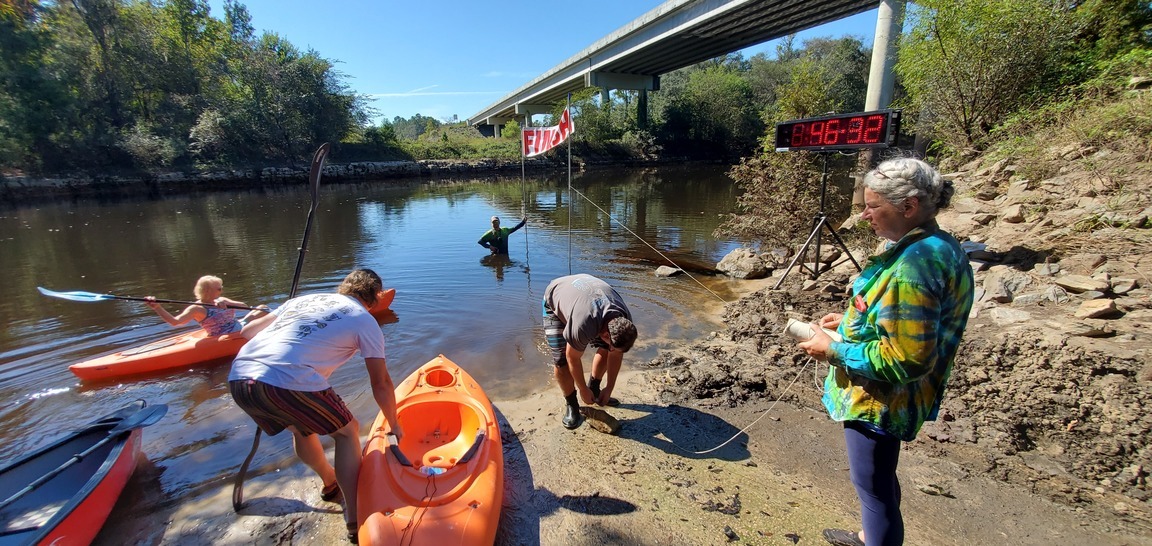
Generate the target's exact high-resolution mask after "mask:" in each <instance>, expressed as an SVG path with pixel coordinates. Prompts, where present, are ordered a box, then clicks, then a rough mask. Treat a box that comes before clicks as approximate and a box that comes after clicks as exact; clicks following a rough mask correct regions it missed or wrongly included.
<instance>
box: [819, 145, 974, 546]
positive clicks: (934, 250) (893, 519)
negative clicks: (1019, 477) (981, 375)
mask: <svg viewBox="0 0 1152 546" xmlns="http://www.w3.org/2000/svg"><path fill="white" fill-rule="evenodd" d="M864 186H865V189H864V212H863V215H862V218H863V219H864V220H868V222H869V223H870V224H871V226H872V229H873V230H874V231H875V232H876V234H877V235H879V236H880V237H883V238H884V239H887V240H888V243H887V244H886V248H885V250H884V251H883V252H882V253H880V254H879V255H877V256H874V257H873V258H871V259H870V260H869V261H868V264H867V266H866V267H865V268H864V271H863V272H862V273H861V274H860V276H859V278H857V280H856V281H855V282H854V283H853V284H852V294H851V296H852V297H851V302H850V305H849V306H848V310H847V311H846V312H845V313H844V314H839V313H834V314H829V315H827V316H825V317H823V318H821V319H820V321H819V323H818V324H819V325H820V326H822V327H824V328H835V329H836V330H837V331H838V332H839V333H840V335H841V336H842V337H843V341H840V342H834V341H832V339H831V338H830V337H829V336H828V335H827V334H824V333H823V332H821V331H820V329H819V328H814V330H815V332H816V335H815V337H813V338H812V339H810V340H809V341H806V342H803V343H800V344H799V347H800V348H802V349H804V350H805V352H807V353H808V354H809V355H811V356H813V357H816V358H818V359H820V360H826V361H827V362H828V363H829V364H831V370H830V371H829V373H828V378H827V379H825V381H824V391H825V392H824V399H823V402H824V406H825V408H827V409H828V414H829V415H830V416H831V417H832V418H833V419H835V420H837V421H841V422H843V423H844V437H845V441H846V443H847V451H848V462H849V471H850V475H851V478H852V484H853V485H854V486H855V488H856V494H857V496H858V497H859V498H860V504H861V516H862V519H863V522H862V523H863V530H862V531H861V532H860V533H859V534H858V533H855V532H851V531H845V530H841V529H825V530H824V538H825V539H826V540H827V541H828V542H829V543H832V544H837V545H844V546H862V545H863V544H864V539H865V538H866V539H867V543H868V544H869V545H892V544H902V543H903V541H904V522H903V519H902V517H901V515H900V484H899V481H898V479H897V477H896V466H897V463H898V461H899V456H900V442H902V441H903V442H907V441H911V440H913V439H914V438H915V437H916V433H917V432H918V431H919V430H920V426H921V425H923V424H924V421H926V420H935V419H936V414H937V412H938V411H939V409H940V401H941V399H942V398H943V396H944V387H945V385H946V384H947V382H948V377H949V376H950V375H951V373H952V364H953V362H954V361H955V359H956V349H957V347H958V346H959V345H960V337H961V336H962V335H963V333H964V327H965V325H967V323H968V312H969V311H970V310H971V309H972V294H973V290H972V268H971V266H970V265H969V263H968V257H967V255H966V254H965V253H964V251H963V250H962V249H961V248H960V244H959V243H958V242H957V241H956V239H954V238H953V237H952V236H951V235H949V234H948V233H945V232H944V231H942V230H941V229H940V226H939V225H937V223H936V213H937V212H938V211H939V210H940V209H942V208H944V207H947V206H948V203H949V201H950V200H951V197H952V194H953V191H954V190H953V188H952V183H951V182H950V181H946V180H943V179H942V178H941V177H940V174H939V173H938V172H936V170H935V169H933V168H932V166H930V165H928V164H927V163H925V162H923V161H920V160H917V159H911V158H900V159H892V160H888V161H885V162H883V163H881V164H880V165H879V166H878V167H877V168H876V169H875V170H873V171H872V172H870V173H868V175H867V176H866V177H865V178H864Z"/></svg>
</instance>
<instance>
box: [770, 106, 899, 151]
mask: <svg viewBox="0 0 1152 546" xmlns="http://www.w3.org/2000/svg"><path fill="white" fill-rule="evenodd" d="M890 116H898V113H897V114H893V112H888V111H885V112H879V113H864V114H849V115H846V116H838V117H825V118H816V119H809V120H800V121H795V122H788V123H781V124H780V125H779V126H778V127H777V133H776V148H777V149H789V148H826V147H842V148H853V147H868V146H886V145H888V142H886V139H887V138H888V135H889V123H890V120H891V119H892V118H891V117H890ZM897 119H898V118H897Z"/></svg>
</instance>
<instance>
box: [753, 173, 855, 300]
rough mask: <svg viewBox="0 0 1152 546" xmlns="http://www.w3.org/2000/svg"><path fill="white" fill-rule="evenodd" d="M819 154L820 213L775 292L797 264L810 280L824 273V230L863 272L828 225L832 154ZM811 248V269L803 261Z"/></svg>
mask: <svg viewBox="0 0 1152 546" xmlns="http://www.w3.org/2000/svg"><path fill="white" fill-rule="evenodd" d="M818 153H820V154H821V155H823V156H824V169H823V172H822V173H821V174H820V212H818V213H816V215H815V216H813V217H812V232H811V233H809V234H808V239H807V240H806V241H804V246H802V247H800V251H799V252H797V253H796V256H795V257H793V258H792V263H790V264H788V269H785V270H784V274H783V275H781V276H780V280H779V281H776V286H773V287H772V289H773V290H777V289H779V288H780V285H781V284H784V279H785V278H787V277H788V273H791V272H792V268H794V267H796V264H797V262H799V263H800V269H801V270H805V271H808V272H809V273H810V276H809V278H811V279H813V280H815V279H816V278H818V277H820V273H822V271H821V269H820V266H821V261H820V239H821V237H820V234H821V230H822V229H827V230H828V233H831V234H832V239H833V240H834V241H835V242H836V245H837V246H839V247H840V249H841V250H843V251H844V254H846V255H847V256H848V259H849V260H851V261H852V265H854V266H856V270H857V271H860V270H861V269H860V264H859V263H857V262H856V258H854V257H853V256H852V252H851V251H849V250H848V246H847V245H845V244H844V240H843V239H841V238H840V234H838V233H836V230H835V229H833V227H832V225H831V224H829V223H828V215H827V214H826V213H825V211H824V205H825V198H826V196H827V194H828V154H829V153H831V152H828V151H823V152H818ZM813 241H815V244H813ZM809 248H812V249H813V250H815V256H814V258H813V260H812V266H811V267H809V266H808V264H807V263H804V261H803V260H804V257H805V256H806V255H807V254H808V249H809ZM829 269H832V264H829V265H827V266H825V269H824V271H827V270H829Z"/></svg>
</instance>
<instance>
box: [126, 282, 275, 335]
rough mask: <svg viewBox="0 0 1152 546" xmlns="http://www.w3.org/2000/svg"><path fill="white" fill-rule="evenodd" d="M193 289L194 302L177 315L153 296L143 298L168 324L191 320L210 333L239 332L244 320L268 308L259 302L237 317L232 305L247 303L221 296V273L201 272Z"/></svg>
mask: <svg viewBox="0 0 1152 546" xmlns="http://www.w3.org/2000/svg"><path fill="white" fill-rule="evenodd" d="M192 291H193V293H194V294H196V304H193V305H189V306H188V307H185V308H184V310H183V311H181V312H180V314H178V315H176V316H172V314H171V313H169V312H168V311H167V310H166V309H164V308H163V307H161V306H160V304H159V303H157V302H156V301H155V300H156V298H155V297H153V296H148V297H147V298H145V300H147V301H146V303H147V305H148V307H151V308H152V310H153V311H155V312H156V314H157V315H160V318H162V319H164V321H165V322H167V323H168V324H171V325H172V326H180V325H182V324H187V323H188V321H190V320H194V321H196V322H197V323H199V324H200V327H201V328H204V331H205V332H207V333H208V335H210V336H219V335H224V334H231V333H233V332H239V331H240V329H241V328H242V327H243V326H244V323H245V322H247V321H248V320H250V319H254V318H257V317H259V316H262V315H264V314H266V313H267V311H264V309H267V308H268V306H266V305H261V306H260V307H259V309H261V310H257V311H251V312H249V313H248V314H247V315H245V316H244V318H243V319H240V320H237V319H236V310H235V309H234V307H247V306H248V305H247V304H245V303H244V302H242V301H236V300H232V299H228V298H225V297H224V296H223V294H224V281H223V280H222V279H221V278H220V277H216V276H213V275H204V276H203V277H200V279H199V280H197V281H196V287H195V288H194V289H193V290H192Z"/></svg>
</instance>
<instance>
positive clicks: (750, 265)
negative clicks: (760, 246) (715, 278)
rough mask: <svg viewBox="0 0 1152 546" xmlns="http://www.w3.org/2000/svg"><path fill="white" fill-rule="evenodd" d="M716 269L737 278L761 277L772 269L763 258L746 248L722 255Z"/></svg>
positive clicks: (765, 275)
mask: <svg viewBox="0 0 1152 546" xmlns="http://www.w3.org/2000/svg"><path fill="white" fill-rule="evenodd" d="M716 269H717V270H719V271H720V272H721V273H724V274H725V275H728V276H729V277H734V278H737V279H763V278H764V277H767V276H768V273H770V272H771V271H772V269H771V268H769V267H768V264H766V263H764V259H763V258H761V257H760V256H759V255H758V254H756V253H755V252H753V251H752V250H751V249H748V248H743V247H741V248H737V249H736V250H733V251H732V252H729V253H728V255H727V256H724V258H723V259H721V260H720V262H719V263H717V264H716Z"/></svg>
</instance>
